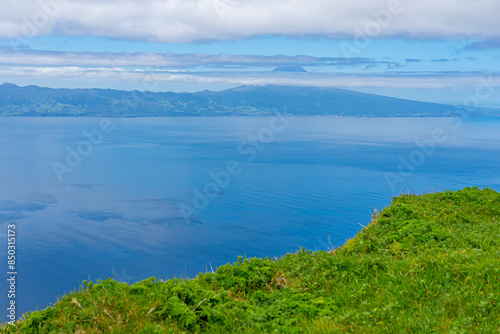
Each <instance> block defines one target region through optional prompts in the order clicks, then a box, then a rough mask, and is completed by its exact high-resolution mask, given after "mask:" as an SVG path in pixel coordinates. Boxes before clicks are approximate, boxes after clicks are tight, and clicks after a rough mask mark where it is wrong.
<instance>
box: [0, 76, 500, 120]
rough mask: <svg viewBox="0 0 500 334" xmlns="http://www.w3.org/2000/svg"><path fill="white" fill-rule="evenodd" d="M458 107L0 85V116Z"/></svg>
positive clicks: (413, 112) (305, 91)
mask: <svg viewBox="0 0 500 334" xmlns="http://www.w3.org/2000/svg"><path fill="white" fill-rule="evenodd" d="M460 110H461V107H454V106H449V105H444V104H437V103H428V102H419V101H412V100H405V99H398V98H392V97H386V96H380V95H374V94H366V93H360V92H355V91H351V90H346V89H338V88H323V87H295V86H272V85H268V86H241V87H237V88H232V89H227V90H223V91H208V90H205V91H202V92H196V93H174V92H141V91H121V90H114V89H52V88H44V87H38V86H26V87H19V86H17V85H14V84H10V83H5V84H3V85H0V116H36V117H54V116H64V117H83V116H92V117H165V116H270V115H275V114H282V115H287V116H348V117H441V116H443V115H454V114H459V112H460ZM471 116H500V110H498V109H487V108H478V109H476V110H474V112H472V113H471Z"/></svg>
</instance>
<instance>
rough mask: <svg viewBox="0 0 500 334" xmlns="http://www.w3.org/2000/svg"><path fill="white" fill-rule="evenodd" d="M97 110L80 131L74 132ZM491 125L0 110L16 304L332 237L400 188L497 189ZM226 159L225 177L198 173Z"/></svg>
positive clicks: (2, 186)
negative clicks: (37, 114)
mask: <svg viewBox="0 0 500 334" xmlns="http://www.w3.org/2000/svg"><path fill="white" fill-rule="evenodd" d="M102 122H104V123H102ZM106 122H108V123H106ZM103 124H104V125H106V126H107V129H108V130H109V131H107V133H104V132H102V134H103V137H102V143H100V144H97V145H92V146H88V139H87V137H86V136H85V135H84V134H83V132H84V131H86V132H92V131H94V132H93V133H94V134H95V133H96V132H95V131H97V130H99V131H101V130H100V129H101V128H103V127H102V125H103ZM106 126H105V127H104V128H106ZM499 128H500V119H498V118H469V119H447V118H333V117H315V118H286V119H284V120H283V119H276V120H274V121H273V119H272V118H260V117H219V118H203V117H200V118H131V119H110V120H109V121H106V120H105V121H102V119H98V118H21V117H18V118H7V117H4V118H0V161H1V163H0V223H1V230H0V237H1V239H2V240H6V235H5V234H6V231H7V224H8V223H10V222H15V223H16V226H17V228H16V230H17V258H18V263H17V268H18V275H17V283H16V284H17V289H18V291H17V292H18V295H17V298H16V302H17V306H18V311H19V314H21V313H22V312H26V311H28V310H33V309H36V308H37V307H39V308H45V307H46V306H47V305H48V304H50V303H54V302H55V301H56V296H58V295H61V294H63V293H64V292H67V291H69V290H71V289H74V288H77V287H78V286H79V284H80V283H81V282H82V281H83V280H87V279H89V278H90V279H91V280H95V279H105V278H108V277H111V276H113V277H115V278H116V279H118V280H120V281H126V282H135V281H138V280H141V279H145V278H148V277H150V276H156V277H159V278H163V279H165V278H172V277H180V276H181V275H182V276H185V275H187V276H189V277H193V276H194V275H196V274H197V273H198V272H202V271H205V270H211V268H213V269H214V270H215V269H216V267H217V266H220V265H222V264H225V263H228V262H234V261H235V260H236V258H237V256H238V255H246V256H248V257H253V256H258V257H266V256H269V257H273V256H280V255H283V254H285V253H287V252H291V251H296V250H298V249H299V248H300V247H306V248H308V249H313V250H314V249H328V248H330V247H331V246H333V247H336V246H340V245H342V244H343V243H344V242H345V241H346V239H348V238H351V237H353V236H354V235H355V233H357V232H358V231H359V230H360V229H361V228H362V225H367V224H368V223H369V221H370V217H371V215H372V213H373V210H374V208H377V209H382V208H383V207H385V206H387V205H388V204H389V203H390V202H391V197H392V195H393V194H394V195H397V194H399V193H400V192H401V191H415V192H417V193H421V192H426V191H435V190H442V189H459V188H462V187H465V186H474V185H477V186H479V187H491V188H493V189H496V190H500V177H499V170H498V168H499V167H498V166H500V140H499V139H500V134H499V131H498V129H499ZM96 138H98V137H96ZM98 139H100V138H98ZM86 141H87V144H84V145H87V146H82V145H80V149H81V150H83V149H87V152H88V153H89V154H88V155H86V156H83V157H82V159H81V162H78V163H76V162H75V164H74V166H67V162H66V158H67V148H68V147H70V148H71V149H74V150H78V144H79V143H82V142H86ZM99 141H100V140H99ZM252 141H254V143H252ZM419 143H420V144H419ZM422 143H425V144H422ZM90 150H91V152H90ZM82 152H83V151H82ZM54 162H56V164H54ZM230 162H231V163H232V164H233V167H234V166H236V167H237V168H236V167H235V169H237V170H238V172H235V173H233V175H232V176H231V179H230V180H228V181H229V182H226V183H227V186H225V187H218V188H214V187H213V186H212V188H210V186H208V188H206V187H207V185H209V184H211V183H212V185H213V175H222V174H220V173H221V171H225V170H226V169H227V165H228V163H230ZM58 163H59V164H60V165H58ZM61 165H66V166H67V167H68V169H66V170H65V172H64V173H59V174H60V175H59V176H60V177H58V176H57V173H55V172H54V166H59V167H60V166H61ZM70 170H71V171H70ZM211 173H212V174H211ZM211 175H212V176H211ZM224 185H225V184H224ZM204 189H212V193H210V194H208V196H205V197H206V198H205V200H208V201H202V202H205V203H204V204H203V206H205V207H204V208H202V206H201V205H196V200H197V199H196V194H197V193H198V191H199V192H201V193H203V192H204ZM217 189H218V190H217ZM198 196H199V195H198ZM193 200H195V203H193ZM198 200H199V199H198ZM198 204H199V203H198ZM186 207H187V208H191V209H192V210H193V211H191V213H192V214H191V215H190V216H189V217H188V218H189V219H185V218H186V214H184V216H183V214H182V210H180V208H186ZM194 211H196V212H194ZM330 243H331V245H330ZM2 275H4V276H5V271H3V273H2ZM4 276H2V277H1V279H2V280H5V277H4ZM6 293H7V291H6V290H5V285H1V291H0V294H1V295H5V294H6ZM0 306H1V307H4V306H5V305H0ZM2 320H4V319H2Z"/></svg>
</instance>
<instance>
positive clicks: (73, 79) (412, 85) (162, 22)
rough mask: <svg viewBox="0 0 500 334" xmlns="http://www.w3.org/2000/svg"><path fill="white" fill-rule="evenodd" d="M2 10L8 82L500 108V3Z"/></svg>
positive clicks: (298, 0) (1, 54) (67, 1)
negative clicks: (264, 91)
mask: <svg viewBox="0 0 500 334" xmlns="http://www.w3.org/2000/svg"><path fill="white" fill-rule="evenodd" d="M0 3H1V4H2V8H3V9H2V11H1V12H0V84H1V83H3V82H10V83H15V84H18V85H20V86H25V85H32V84H33V85H38V86H44V87H53V88H94V87H97V88H114V89H124V90H133V89H137V90H150V91H177V92H179V91H190V92H192V91H199V90H204V89H209V90H221V89H228V88H232V87H237V86H241V85H266V84H277V85H295V86H297V85H299V86H322V87H339V88H346V89H352V90H356V91H361V92H368V93H374V94H381V95H386V96H393V97H401V98H408V99H414V100H421V101H429V102H439V103H450V104H464V103H465V104H466V103H467V102H468V101H469V102H470V101H475V103H480V105H481V106H484V107H489V106H491V107H500V66H499V61H500V23H499V22H500V21H499V20H498V16H499V15H500V1H498V0H476V1H470V0H440V1H435V0H433V1H430V0H419V1H409V0H406V1H405V0H351V1H345V0H342V1H340V0H272V1H269V0H267V1H264V0H38V1H33V0H0ZM299 66H300V67H302V68H303V69H305V70H306V71H307V72H288V71H274V69H276V68H283V67H299Z"/></svg>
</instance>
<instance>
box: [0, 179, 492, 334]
mask: <svg viewBox="0 0 500 334" xmlns="http://www.w3.org/2000/svg"><path fill="white" fill-rule="evenodd" d="M499 223H500V194H499V193H497V192H495V191H493V190H491V189H484V190H480V189H477V188H466V189H464V190H460V191H457V192H450V191H447V192H444V193H434V194H427V195H421V196H415V195H403V196H400V197H397V198H395V199H394V201H393V203H392V204H391V205H390V206H389V207H388V208H386V209H384V210H382V211H380V212H379V213H378V214H377V215H375V216H374V219H373V221H372V222H371V223H370V225H369V226H368V227H366V228H364V229H363V230H362V231H361V232H360V233H359V234H358V235H357V236H356V237H355V238H354V239H351V240H349V241H348V242H347V243H346V244H345V245H344V246H343V247H341V248H338V249H336V250H334V251H330V252H325V251H319V252H309V251H305V250H302V251H299V252H298V253H295V254H288V255H286V256H284V257H283V258H280V259H278V260H271V259H265V260H263V259H257V258H254V259H245V260H243V259H241V258H240V259H238V261H237V262H236V263H234V264H232V265H225V266H222V267H220V268H218V269H217V271H216V272H215V273H205V274H200V275H199V276H197V277H196V278H195V279H192V280H169V281H167V282H159V281H157V280H155V279H154V278H151V279H148V280H145V281H142V282H140V283H136V284H134V285H132V286H130V285H127V284H124V283H117V282H116V281H114V280H111V279H109V280H106V281H101V282H98V283H95V284H94V283H92V282H85V284H84V286H83V287H82V288H81V291H79V292H75V293H73V294H70V295H68V296H65V297H63V298H62V299H61V300H60V301H59V302H58V303H57V304H56V305H55V306H54V307H49V308H47V309H45V310H42V311H35V312H33V313H30V314H29V315H27V316H26V320H24V321H19V322H18V323H17V324H16V326H15V327H13V326H10V327H2V331H3V332H7V333H49V332H51V333H52V332H53V333H73V332H75V333H179V332H181V333H182V332H193V333H194V332H210V333H233V332H248V333H262V332H277V333H336V332H357V333H361V332H362V333H404V332H412V333H413V332H418V333H434V332H438V333H469V332H470V333H498V332H499V328H500V226H499Z"/></svg>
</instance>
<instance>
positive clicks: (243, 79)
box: [0, 66, 500, 91]
mask: <svg viewBox="0 0 500 334" xmlns="http://www.w3.org/2000/svg"><path fill="white" fill-rule="evenodd" d="M0 77H3V78H23V77H25V78H30V80H32V81H39V80H40V79H57V81H58V82H60V84H61V87H63V86H65V80H69V81H74V80H80V81H82V80H87V81H89V82H91V83H95V82H96V80H98V81H99V82H106V86H107V87H118V86H121V84H122V83H123V82H128V83H130V85H131V87H141V83H144V82H156V83H158V89H157V90H160V91H161V90H162V86H161V85H162V84H167V83H192V84H197V85H198V86H199V84H203V85H206V87H210V85H214V84H223V85H234V86H237V85H267V84H273V85H295V86H319V87H321V86H323V87H339V88H351V89H356V88H370V87H371V88H397V89H401V88H428V89H445V88H446V89H474V88H475V87H477V86H481V85H484V84H485V83H487V84H488V86H491V87H500V73H478V72H470V73H460V72H402V73H401V72H398V73H396V72H393V73H364V74H360V73H351V74H349V73H286V72H186V71H166V70H151V71H147V70H141V69H125V68H121V67H112V68H101V67H78V66H44V67H41V66H10V67H9V66H0ZM148 86H151V85H148Z"/></svg>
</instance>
